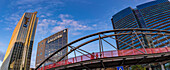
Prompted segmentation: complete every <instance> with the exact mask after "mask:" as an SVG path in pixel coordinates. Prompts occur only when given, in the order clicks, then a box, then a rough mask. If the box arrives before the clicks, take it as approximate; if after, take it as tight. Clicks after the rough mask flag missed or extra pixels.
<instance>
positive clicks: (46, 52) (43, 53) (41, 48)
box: [35, 29, 68, 66]
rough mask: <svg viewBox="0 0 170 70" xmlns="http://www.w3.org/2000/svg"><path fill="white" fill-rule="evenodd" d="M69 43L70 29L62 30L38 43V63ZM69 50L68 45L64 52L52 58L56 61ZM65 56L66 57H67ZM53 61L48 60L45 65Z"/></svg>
mask: <svg viewBox="0 0 170 70" xmlns="http://www.w3.org/2000/svg"><path fill="white" fill-rule="evenodd" d="M67 43H68V29H64V30H61V31H59V32H57V33H55V34H53V35H51V36H49V37H47V38H45V39H43V40H41V41H40V42H39V43H38V46H37V54H36V65H35V66H38V65H39V64H40V63H41V62H42V61H44V60H45V59H46V58H47V57H48V56H50V55H51V54H52V53H54V52H55V51H56V50H58V49H60V48H61V47H63V46H64V45H66V44H67ZM67 52H68V47H67V48H65V49H64V50H63V51H62V52H60V53H58V54H56V55H55V56H54V57H52V59H53V60H54V61H56V60H57V59H58V57H60V56H63V55H64V54H66V53H67ZM67 58H68V57H65V58H64V59H67ZM51 63H52V62H50V61H47V62H46V63H45V64H44V66H46V65H49V64H51Z"/></svg>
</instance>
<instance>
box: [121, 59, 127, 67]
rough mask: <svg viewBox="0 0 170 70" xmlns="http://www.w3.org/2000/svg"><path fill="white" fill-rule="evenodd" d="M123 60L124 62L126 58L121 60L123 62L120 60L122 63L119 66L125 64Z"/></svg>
mask: <svg viewBox="0 0 170 70" xmlns="http://www.w3.org/2000/svg"><path fill="white" fill-rule="evenodd" d="M125 60H126V58H123V60H122V62H121V64H120V66H122V65H123V64H124V63H125Z"/></svg>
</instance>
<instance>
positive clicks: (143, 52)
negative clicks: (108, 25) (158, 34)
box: [103, 34, 145, 54]
mask: <svg viewBox="0 0 170 70" xmlns="http://www.w3.org/2000/svg"><path fill="white" fill-rule="evenodd" d="M103 35H104V34H103ZM104 36H107V35H104ZM109 37H110V38H112V39H115V40H117V41H120V42H122V43H124V44H126V45H128V46H130V47H132V45H130V44H128V43H126V42H123V41H121V40H119V39H116V38H113V37H112V36H109ZM132 48H133V47H132ZM134 49H136V48H134ZM136 50H138V51H139V52H141V53H143V54H145V53H144V52H142V51H141V50H139V49H136Z"/></svg>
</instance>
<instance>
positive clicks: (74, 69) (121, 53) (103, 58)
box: [36, 29, 170, 70]
mask: <svg viewBox="0 0 170 70" xmlns="http://www.w3.org/2000/svg"><path fill="white" fill-rule="evenodd" d="M114 32H119V33H117V34H114ZM119 35H133V36H135V38H134V39H138V40H139V42H140V45H141V46H142V47H143V48H135V47H134V46H133V44H132V43H126V42H124V41H121V40H118V39H116V38H115V37H114V36H119ZM139 35H150V37H152V36H153V35H160V36H163V37H164V39H167V43H169V44H168V45H165V46H164V47H159V46H158V47H152V48H151V47H150V48H149V47H145V46H144V44H143V42H142V40H141V39H140V38H139ZM169 35H170V31H167V30H155V29H115V30H109V31H103V32H98V33H95V34H91V35H88V36H85V37H82V38H79V39H77V40H75V41H72V42H70V43H69V44H67V45H65V46H63V47H62V48H60V49H58V50H56V51H55V52H54V53H53V54H51V55H50V56H49V57H48V58H46V59H45V60H44V61H43V62H42V63H41V64H40V65H39V66H37V68H36V70H80V69H88V70H90V69H95V68H105V69H106V68H108V67H116V66H127V65H136V64H149V63H157V62H161V63H167V62H170V47H169V45H170V42H169V39H170V36H169ZM106 38H107V40H106ZM108 38H110V39H114V40H116V41H120V42H122V43H124V44H127V45H128V46H129V47H131V48H130V49H126V50H119V49H118V48H117V47H115V46H114V45H113V44H114V42H111V41H110V40H108ZM95 41H97V42H98V43H97V44H96V45H97V47H96V48H98V49H96V50H98V51H99V52H93V51H90V49H91V48H88V49H89V51H88V50H84V49H82V48H81V47H83V46H84V47H86V45H87V44H90V43H92V42H95ZM103 41H104V42H105V43H107V44H108V45H110V46H111V48H110V50H111V51H104V49H105V48H104V42H103ZM73 45H74V46H73ZM67 47H70V51H68V52H67V53H66V54H64V56H61V57H59V59H57V60H56V59H52V57H53V56H55V54H57V53H59V52H61V51H62V50H63V49H64V48H67ZM92 48H93V47H92ZM112 49H113V50H112ZM76 52H78V53H80V54H82V55H79V56H77V55H76ZM70 53H73V54H74V57H72V58H68V59H66V60H63V58H65V57H67V56H68V55H69V54H70ZM46 61H48V62H49V61H50V62H53V63H52V64H49V65H47V66H43V64H44V63H45V62H46Z"/></svg>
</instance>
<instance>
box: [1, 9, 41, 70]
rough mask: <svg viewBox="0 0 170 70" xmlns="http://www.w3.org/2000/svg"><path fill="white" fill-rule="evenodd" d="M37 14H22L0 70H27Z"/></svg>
mask: <svg viewBox="0 0 170 70" xmlns="http://www.w3.org/2000/svg"><path fill="white" fill-rule="evenodd" d="M36 14H37V12H34V13H24V15H23V16H22V18H21V19H20V21H19V22H18V24H17V26H16V27H15V29H14V32H13V34H12V37H11V40H10V43H9V46H8V49H7V51H6V54H5V58H4V60H3V64H2V67H1V70H29V68H30V61H31V53H32V47H33V42H34V37H35V31H36V27H37V23H38V18H37V17H36Z"/></svg>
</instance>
